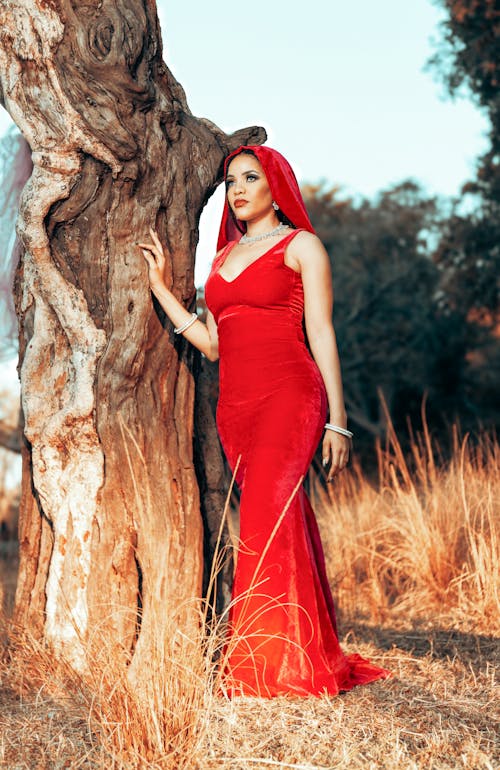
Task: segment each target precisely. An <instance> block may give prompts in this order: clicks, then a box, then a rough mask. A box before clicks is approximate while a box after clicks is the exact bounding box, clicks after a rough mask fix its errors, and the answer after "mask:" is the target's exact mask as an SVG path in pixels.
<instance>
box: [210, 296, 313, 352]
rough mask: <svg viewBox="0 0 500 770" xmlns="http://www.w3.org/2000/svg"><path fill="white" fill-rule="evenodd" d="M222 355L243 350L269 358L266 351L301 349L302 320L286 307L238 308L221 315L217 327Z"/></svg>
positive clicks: (302, 340)
mask: <svg viewBox="0 0 500 770" xmlns="http://www.w3.org/2000/svg"><path fill="white" fill-rule="evenodd" d="M217 331H218V337H219V350H220V351H221V355H223V354H224V353H225V354H230V353H231V352H234V353H235V354H238V353H240V354H241V351H242V349H247V350H252V349H253V348H255V351H254V352H255V354H256V355H259V351H260V355H263V356H264V357H265V356H266V355H268V352H267V351H269V348H274V347H277V348H279V347H280V346H282V345H290V344H292V345H294V346H296V348H297V351H298V350H301V349H302V348H303V347H304V332H303V329H302V319H301V317H298V316H297V315H296V314H294V313H293V312H292V311H291V310H290V309H289V308H272V309H268V308H265V309H264V308H259V307H251V306H237V307H235V308H234V309H228V310H227V311H225V312H224V314H221V316H220V317H219V321H218V326H217Z"/></svg>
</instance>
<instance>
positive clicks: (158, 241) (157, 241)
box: [149, 227, 163, 254]
mask: <svg viewBox="0 0 500 770" xmlns="http://www.w3.org/2000/svg"><path fill="white" fill-rule="evenodd" d="M149 232H150V234H151V238H152V239H153V241H154V243H155V244H156V248H157V249H158V251H159V252H160V254H163V246H162V245H161V241H160V239H159V238H158V235H157V233H156V231H155V230H153V228H152V227H150V228H149Z"/></svg>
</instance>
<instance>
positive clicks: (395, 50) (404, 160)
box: [0, 0, 488, 285]
mask: <svg viewBox="0 0 500 770" xmlns="http://www.w3.org/2000/svg"><path fill="white" fill-rule="evenodd" d="M158 12H159V16H160V22H161V26H162V37H163V44H164V58H165V60H166V62H167V64H168V66H169V67H170V69H171V70H172V72H173V74H174V75H175V77H176V78H177V79H178V80H179V81H180V83H181V84H182V85H183V87H184V89H185V91H186V94H187V98H188V104H189V106H190V109H191V111H192V112H193V113H194V114H195V115H197V116H199V117H205V118H209V119H210V120H212V121H214V122H215V123H216V124H217V125H219V126H220V127H221V128H223V129H224V130H225V131H227V132H231V131H233V130H236V129H238V128H241V127H244V126H248V125H255V124H258V125H262V126H264V127H265V128H266V130H267V132H268V137H269V138H268V144H270V145H271V146H273V147H276V149H278V150H280V151H281V152H282V153H283V154H284V155H285V156H286V157H287V158H288V159H289V160H290V162H291V163H292V165H293V166H294V168H295V171H296V173H297V176H298V178H299V181H301V182H311V183H319V182H324V183H325V184H326V185H336V186H337V185H340V186H341V187H342V188H343V190H344V192H345V194H346V195H364V196H369V197H372V196H374V195H375V193H376V192H377V191H379V190H381V189H383V188H387V187H388V186H390V185H393V184H395V183H397V182H399V181H401V180H403V179H406V178H408V177H412V178H414V179H417V180H419V181H420V182H421V183H422V184H423V186H424V187H425V189H426V190H427V191H428V192H429V193H431V194H435V193H438V194H441V195H455V194H457V193H458V192H459V190H460V187H461V185H462V184H463V183H464V182H465V181H466V180H467V179H469V178H470V177H471V176H473V174H474V164H475V159H476V158H477V157H478V155H480V154H481V153H482V152H484V151H485V149H486V147H487V139H486V131H487V129H488V121H487V119H486V117H485V116H484V115H482V114H481V113H480V111H479V109H478V108H477V107H476V106H475V105H474V104H473V103H472V101H471V100H470V99H459V100H458V101H455V102H453V101H450V100H449V99H448V98H445V93H444V87H443V86H442V85H441V83H440V82H439V81H438V80H437V78H436V76H435V75H433V74H432V73H431V72H424V66H425V64H426V61H427V60H428V59H429V57H430V56H431V55H432V53H433V52H434V51H435V46H433V43H432V40H433V39H434V40H436V41H437V40H439V38H440V32H439V29H438V24H439V21H440V19H441V18H443V13H442V11H441V10H440V8H439V7H438V6H437V5H436V3H435V2H432V0H411V2H403V1H402V0H378V2H376V3H375V2H373V0H350V1H349V2H346V1H345V0H308V2H307V3H304V2H299V0H274V1H272V2H269V0H253V2H252V3H251V4H250V5H248V6H247V5H246V4H243V3H237V2H235V0H217V2H215V3H208V2H204V1H203V0H191V1H189V0H184V2H175V0H158ZM0 113H1V116H0V132H2V131H3V130H5V129H6V127H7V126H8V125H9V119H8V116H7V114H6V113H5V112H4V111H3V110H0ZM214 198H215V200H214V201H212V202H211V203H209V205H208V206H207V207H206V209H205V212H204V215H203V217H202V222H201V227H200V245H199V247H198V252H197V259H196V283H197V284H198V285H200V284H201V283H203V282H204V280H205V278H206V275H207V272H208V268H209V265H210V262H211V260H212V258H213V254H214V251H215V242H216V233H217V229H218V224H219V220H220V209H221V205H222V201H221V198H222V190H220V192H219V195H218V196H214Z"/></svg>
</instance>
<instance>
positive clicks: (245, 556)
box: [205, 230, 389, 697]
mask: <svg viewBox="0 0 500 770" xmlns="http://www.w3.org/2000/svg"><path fill="white" fill-rule="evenodd" d="M297 232H299V230H293V231H292V232H291V233H289V234H288V235H286V236H285V237H284V238H282V239H281V240H280V241H279V242H278V243H275V244H274V245H273V246H271V248H270V249H268V250H267V251H266V252H265V253H264V254H263V255H262V256H261V257H259V258H258V259H257V260H256V261H254V262H252V263H251V264H250V265H249V266H248V267H247V268H245V269H244V270H243V271H242V272H241V273H240V274H239V275H238V276H237V277H236V278H235V279H234V280H232V281H227V280H225V279H224V278H223V277H222V276H221V275H220V273H219V270H220V268H221V266H222V264H223V263H224V261H225V259H226V257H227V255H228V253H229V251H230V250H231V248H232V247H233V246H234V245H235V243H236V241H232V242H230V243H228V244H227V246H226V247H225V248H224V249H223V251H222V253H221V254H220V255H219V257H218V258H217V259H216V260H215V261H214V264H213V266H212V271H211V273H210V276H209V278H208V280H207V283H206V287H205V299H206V302H207V305H208V307H209V308H210V310H211V311H212V313H213V315H214V317H215V320H216V323H217V327H218V336H219V360H220V382H219V402H218V406H217V427H218V431H219V435H220V439H221V442H222V446H223V448H224V451H225V454H226V457H227V460H228V462H229V465H230V466H231V468H232V469H234V468H235V467H236V464H237V460H238V457H240V463H239V466H238V471H237V475H236V481H237V484H238V486H239V488H240V492H241V497H240V544H239V550H238V559H237V566H236V571H235V576H234V585H233V596H232V604H231V609H230V614H229V627H230V633H229V640H228V647H227V665H226V670H225V686H226V688H227V691H228V692H229V693H230V694H232V695H237V694H241V695H256V696H264V697H272V696H276V695H284V694H295V695H309V694H315V695H319V694H321V693H324V692H326V693H329V694H331V695H336V694H337V693H338V692H339V690H350V689H351V688H352V687H354V686H355V685H357V684H363V683H366V682H371V681H373V680H375V679H379V678H382V677H385V676H388V675H389V672H388V671H386V670H385V669H382V668H378V667H377V666H374V665H372V664H371V663H370V662H369V661H367V660H365V659H363V658H361V657H360V656H359V655H357V654H354V655H347V656H346V655H344V654H343V652H342V650H341V649H340V646H339V642H338V639H337V630H336V621H335V610H334V606H333V600H332V595H331V592H330V588H329V585H328V581H327V576H326V570H325V561H324V555H323V549H322V545H321V541H320V536H319V532H318V527H317V524H316V519H315V516H314V513H313V511H312V508H311V505H310V503H309V500H308V498H307V495H306V493H305V490H304V488H303V486H302V485H301V484H300V485H299V488H298V489H297V490H296V492H295V494H293V492H294V489H296V487H297V484H298V483H299V481H300V479H301V477H305V475H306V473H307V470H308V468H309V465H310V463H311V460H312V457H313V454H314V452H315V450H316V447H317V446H318V443H319V441H320V438H321V436H322V433H323V429H324V424H325V417H326V406H327V401H326V393H325V387H324V384H323V380H322V377H321V374H320V372H319V370H318V367H317V365H316V363H315V361H314V359H313V358H312V357H311V355H310V354H309V352H308V350H307V348H306V345H305V341H304V334H303V329H302V318H303V309H304V297H303V288H302V281H301V277H300V274H299V273H297V272H295V271H294V270H293V269H292V268H290V267H288V266H287V265H285V264H284V254H285V249H286V246H287V244H288V243H290V241H291V240H292V238H293V237H294V236H295V235H296V234H297ZM292 495H293V497H292ZM287 505H288V507H287Z"/></svg>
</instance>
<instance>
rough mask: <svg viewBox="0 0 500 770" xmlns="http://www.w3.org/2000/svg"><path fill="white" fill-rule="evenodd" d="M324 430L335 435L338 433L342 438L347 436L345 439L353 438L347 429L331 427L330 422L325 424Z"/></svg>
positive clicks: (336, 426)
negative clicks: (330, 431)
mask: <svg viewBox="0 0 500 770" xmlns="http://www.w3.org/2000/svg"><path fill="white" fill-rule="evenodd" d="M325 428H326V429H327V430H333V431H335V433H340V434H341V435H342V436H347V438H352V437H353V436H354V433H353V432H352V431H350V430H347V428H341V427H340V426H339V425H332V423H331V422H327V423H325Z"/></svg>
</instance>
